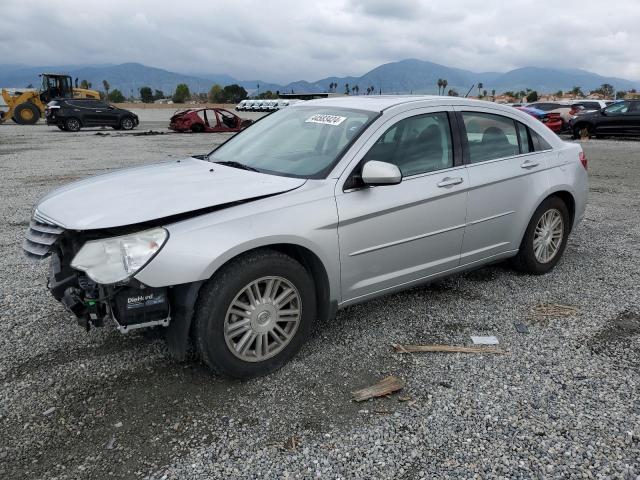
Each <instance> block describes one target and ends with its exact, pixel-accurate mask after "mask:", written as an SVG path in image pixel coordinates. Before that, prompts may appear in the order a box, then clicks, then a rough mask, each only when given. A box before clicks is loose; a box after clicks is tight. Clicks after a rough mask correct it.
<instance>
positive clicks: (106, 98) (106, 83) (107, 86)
mask: <svg viewBox="0 0 640 480" xmlns="http://www.w3.org/2000/svg"><path fill="white" fill-rule="evenodd" d="M102 86H103V87H104V91H105V92H106V93H105V98H104V99H105V100H106V101H107V102H108V101H109V89H110V88H111V86H110V85H109V82H107V81H106V80H102Z"/></svg>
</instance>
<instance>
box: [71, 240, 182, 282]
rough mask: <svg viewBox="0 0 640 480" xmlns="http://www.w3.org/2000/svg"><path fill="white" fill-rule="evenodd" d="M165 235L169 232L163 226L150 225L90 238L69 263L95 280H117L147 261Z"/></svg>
mask: <svg viewBox="0 0 640 480" xmlns="http://www.w3.org/2000/svg"><path fill="white" fill-rule="evenodd" d="M167 238H169V232H167V231H166V230H165V229H164V228H154V229H153V230H146V231H144V232H138V233H133V234H131V235H123V236H122V237H113V238H105V239H104V240H91V241H88V242H87V243H85V244H84V245H83V246H82V248H81V249H80V251H79V252H78V253H77V254H76V256H75V257H74V259H73V261H72V262H71V266H72V267H73V268H75V269H77V270H82V271H83V272H85V273H86V274H87V275H88V276H89V278H91V279H92V280H93V281H94V282H96V283H102V284H110V283H116V282H121V281H123V280H126V279H127V278H129V277H131V276H133V275H135V274H136V273H137V272H138V271H140V270H141V269H142V267H144V266H145V265H146V264H147V263H149V261H150V260H151V259H152V258H153V257H154V255H155V254H156V253H158V252H159V251H160V249H161V248H162V247H163V246H164V244H165V242H166V241H167Z"/></svg>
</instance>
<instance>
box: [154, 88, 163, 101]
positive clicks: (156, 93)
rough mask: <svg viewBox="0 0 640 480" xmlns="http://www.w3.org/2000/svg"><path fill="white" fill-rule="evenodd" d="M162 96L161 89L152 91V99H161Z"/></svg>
mask: <svg viewBox="0 0 640 480" xmlns="http://www.w3.org/2000/svg"><path fill="white" fill-rule="evenodd" d="M163 98H164V92H163V91H162V90H156V91H155V92H153V99H154V100H162V99H163Z"/></svg>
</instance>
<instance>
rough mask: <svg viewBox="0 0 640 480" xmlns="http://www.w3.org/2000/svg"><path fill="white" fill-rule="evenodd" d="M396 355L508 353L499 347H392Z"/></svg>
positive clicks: (395, 344) (394, 345)
mask: <svg viewBox="0 0 640 480" xmlns="http://www.w3.org/2000/svg"><path fill="white" fill-rule="evenodd" d="M391 346H392V347H393V349H394V350H395V352H396V353H424V352H434V353H493V354H497V355H504V354H506V353H507V352H506V351H505V350H503V349H501V348H498V347H463V346H457V345H399V344H397V343H393V344H392V345H391Z"/></svg>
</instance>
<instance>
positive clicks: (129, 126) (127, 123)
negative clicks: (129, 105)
mask: <svg viewBox="0 0 640 480" xmlns="http://www.w3.org/2000/svg"><path fill="white" fill-rule="evenodd" d="M135 126H136V124H135V122H134V121H133V118H131V117H124V118H123V119H122V121H121V122H120V128H122V129H123V130H133V127H135Z"/></svg>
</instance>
